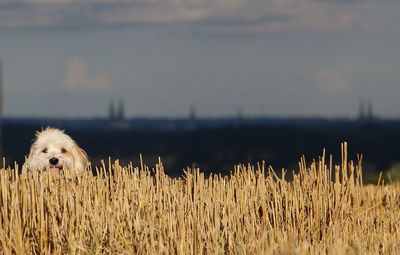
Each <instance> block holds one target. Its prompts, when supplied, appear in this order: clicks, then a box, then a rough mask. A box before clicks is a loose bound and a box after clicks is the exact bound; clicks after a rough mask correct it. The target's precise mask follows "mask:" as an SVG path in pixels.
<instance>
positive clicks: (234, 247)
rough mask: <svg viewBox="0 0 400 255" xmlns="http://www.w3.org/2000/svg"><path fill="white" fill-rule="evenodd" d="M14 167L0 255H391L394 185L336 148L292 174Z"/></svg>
mask: <svg viewBox="0 0 400 255" xmlns="http://www.w3.org/2000/svg"><path fill="white" fill-rule="evenodd" d="M323 154H325V153H323ZM18 168H19V167H18V166H17V165H16V166H15V167H13V169H11V168H9V169H3V170H1V171H0V185H1V190H0V208H1V212H0V253H1V254H29V253H36V254H60V253H69V254H104V253H106V254H400V185H399V184H397V183H393V184H383V183H382V182H381V183H378V184H377V185H364V184H363V182H362V157H359V158H358V159H357V161H355V162H353V161H350V160H348V159H347V145H346V144H345V143H344V144H343V145H342V162H341V163H339V164H338V165H334V164H333V162H332V157H329V156H325V155H322V156H321V158H319V159H318V160H316V161H312V162H311V163H309V164H307V163H306V160H305V159H304V158H302V159H301V161H300V162H299V170H298V171H296V172H286V171H274V170H273V169H272V168H271V167H267V166H266V165H265V164H264V163H262V162H261V163H260V164H258V165H256V166H251V165H241V166H236V167H235V169H234V170H233V171H232V173H231V175H229V176H220V175H212V176H210V177H207V178H206V177H205V176H204V175H203V174H202V173H201V171H200V170H198V169H191V170H189V169H188V170H187V172H186V174H185V175H184V176H183V177H181V178H170V177H168V176H167V175H165V174H164V169H163V165H162V163H161V161H160V162H159V164H157V165H156V166H155V168H154V169H149V168H148V167H146V166H144V165H143V163H140V166H138V167H134V166H133V165H128V166H125V167H123V166H120V165H119V163H118V161H116V162H114V163H112V164H111V163H109V164H104V165H103V166H102V167H100V168H99V169H98V172H99V175H98V176H93V174H92V173H90V172H87V173H83V174H72V173H68V172H66V173H64V174H63V175H57V174H53V173H42V174H38V173H37V172H33V173H27V172H26V170H25V169H24V170H23V171H22V174H17V173H18ZM105 170H107V171H108V172H112V174H108V175H106V174H105Z"/></svg>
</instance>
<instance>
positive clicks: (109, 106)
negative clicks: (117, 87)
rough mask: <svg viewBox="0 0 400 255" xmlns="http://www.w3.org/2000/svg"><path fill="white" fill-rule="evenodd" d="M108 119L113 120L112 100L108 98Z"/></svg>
mask: <svg viewBox="0 0 400 255" xmlns="http://www.w3.org/2000/svg"><path fill="white" fill-rule="evenodd" d="M108 119H109V120H115V108H114V100H110V103H109V105H108Z"/></svg>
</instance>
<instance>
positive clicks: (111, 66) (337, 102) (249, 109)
mask: <svg viewBox="0 0 400 255" xmlns="http://www.w3.org/2000/svg"><path fill="white" fill-rule="evenodd" d="M399 13H400V2H399V1H398V0H136V1H133V0H131V1H128V0H79V1H78V0H59V1H52V0H0V60H1V61H2V63H3V66H4V84H5V88H4V91H5V102H4V104H5V107H4V114H5V116H8V117H57V118H64V117H67V118H75V117H78V118H82V117H83V118H86V117H88V118H91V117H104V116H107V114H108V107H109V103H110V101H112V100H114V101H118V100H120V99H122V100H123V101H124V103H125V112H126V115H127V117H185V116H188V115H189V111H190V107H191V105H193V106H195V108H196V112H197V114H198V115H199V116H202V117H226V116H235V115H236V114H237V113H238V112H242V113H243V114H244V115H245V116H250V117H251V116H274V117H279V116H280V117H310V116H318V117H321V116H325V117H330V118H336V117H348V118H355V117H356V116H357V114H358V111H359V104H360V102H362V101H363V102H364V103H366V102H368V101H371V102H372V104H373V108H374V112H375V114H376V115H377V116H379V117H382V118H399V117H400V100H399V99H398V97H399V95H400V46H399V45H400V33H399V29H398V24H400V15H399Z"/></svg>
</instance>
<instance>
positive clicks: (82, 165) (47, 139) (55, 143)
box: [25, 127, 89, 173]
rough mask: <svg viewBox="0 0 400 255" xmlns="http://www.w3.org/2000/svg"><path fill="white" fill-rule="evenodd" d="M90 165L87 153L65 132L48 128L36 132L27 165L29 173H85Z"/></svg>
mask: <svg viewBox="0 0 400 255" xmlns="http://www.w3.org/2000/svg"><path fill="white" fill-rule="evenodd" d="M88 163H89V159H88V156H87V154H86V152H85V151H84V150H83V149H81V148H80V147H79V146H78V144H77V143H76V142H75V141H74V140H73V139H72V138H71V137H70V136H69V135H67V134H65V133H64V131H63V130H60V129H57V128H50V127H48V128H46V129H45V130H42V131H40V132H36V138H35V139H34V142H33V144H32V146H31V149H30V152H29V155H28V156H27V158H26V161H25V165H26V167H27V169H28V170H29V171H32V170H38V171H49V172H57V173H58V172H61V171H63V170H74V171H77V172H82V171H85V169H86V168H87V166H88Z"/></svg>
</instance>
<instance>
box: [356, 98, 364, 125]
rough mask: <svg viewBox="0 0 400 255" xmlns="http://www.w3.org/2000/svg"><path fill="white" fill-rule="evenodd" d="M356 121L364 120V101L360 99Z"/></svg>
mask: <svg viewBox="0 0 400 255" xmlns="http://www.w3.org/2000/svg"><path fill="white" fill-rule="evenodd" d="M358 119H359V120H362V121H363V120H365V106H364V101H363V100H362V99H361V100H360V107H359V110H358Z"/></svg>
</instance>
